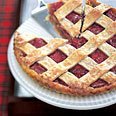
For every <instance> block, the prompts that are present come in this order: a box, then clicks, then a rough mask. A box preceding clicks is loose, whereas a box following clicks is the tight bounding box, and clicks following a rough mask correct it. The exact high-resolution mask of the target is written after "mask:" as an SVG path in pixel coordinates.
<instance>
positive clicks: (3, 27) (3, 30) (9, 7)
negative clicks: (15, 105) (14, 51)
mask: <svg viewBox="0 0 116 116" xmlns="http://www.w3.org/2000/svg"><path fill="white" fill-rule="evenodd" d="M19 8H20V0H0V116H6V115H7V104H8V96H9V94H10V93H9V91H10V87H11V84H10V79H11V78H12V75H11V74H10V72H9V67H8V63H7V48H8V43H9V40H10V37H11V35H12V33H13V32H14V30H15V29H16V28H17V26H18V22H19V21H18V20H19V10H20V9H19Z"/></svg>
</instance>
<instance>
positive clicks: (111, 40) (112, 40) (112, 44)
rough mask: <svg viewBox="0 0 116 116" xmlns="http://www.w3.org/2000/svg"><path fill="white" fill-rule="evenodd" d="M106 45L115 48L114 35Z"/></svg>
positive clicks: (115, 37) (115, 36) (115, 38)
mask: <svg viewBox="0 0 116 116" xmlns="http://www.w3.org/2000/svg"><path fill="white" fill-rule="evenodd" d="M107 43H108V44H110V45H111V46H113V47H115V48H116V35H114V36H113V37H112V38H110V39H109V40H108V41H107Z"/></svg>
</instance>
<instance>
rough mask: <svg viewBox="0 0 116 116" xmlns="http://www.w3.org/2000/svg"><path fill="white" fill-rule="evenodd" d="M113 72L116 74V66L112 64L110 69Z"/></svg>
mask: <svg viewBox="0 0 116 116" xmlns="http://www.w3.org/2000/svg"><path fill="white" fill-rule="evenodd" d="M110 71H112V72H113V73H114V74H116V66H114V67H113V68H112V69H110Z"/></svg>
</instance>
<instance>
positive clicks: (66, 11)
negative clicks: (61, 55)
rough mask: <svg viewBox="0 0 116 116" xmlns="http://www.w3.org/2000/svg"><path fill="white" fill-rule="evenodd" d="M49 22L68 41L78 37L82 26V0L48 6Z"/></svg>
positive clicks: (66, 1)
mask: <svg viewBox="0 0 116 116" xmlns="http://www.w3.org/2000/svg"><path fill="white" fill-rule="evenodd" d="M48 9H49V20H50V22H51V23H52V24H53V25H54V26H55V29H56V30H57V32H58V33H59V34H60V35H61V36H62V37H63V38H67V39H71V38H73V37H78V36H79V34H80V28H81V26H82V18H83V17H84V15H83V9H82V0H60V1H59V2H55V3H51V4H48Z"/></svg>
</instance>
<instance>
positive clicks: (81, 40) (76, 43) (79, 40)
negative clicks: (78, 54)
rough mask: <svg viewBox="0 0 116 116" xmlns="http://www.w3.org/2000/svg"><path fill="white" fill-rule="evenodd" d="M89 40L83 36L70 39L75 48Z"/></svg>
mask: <svg viewBox="0 0 116 116" xmlns="http://www.w3.org/2000/svg"><path fill="white" fill-rule="evenodd" d="M86 42H87V40H86V39H85V38H84V37H81V38H73V39H71V40H70V42H69V43H70V44H71V45H72V46H74V47H75V48H80V47H81V46H83V45H84V44H85V43H86Z"/></svg>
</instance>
